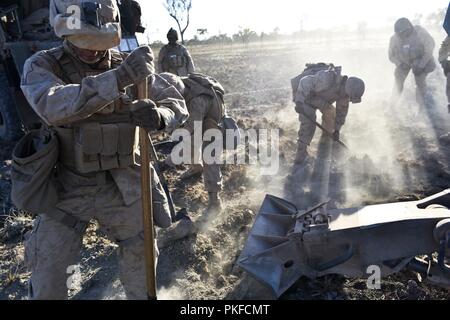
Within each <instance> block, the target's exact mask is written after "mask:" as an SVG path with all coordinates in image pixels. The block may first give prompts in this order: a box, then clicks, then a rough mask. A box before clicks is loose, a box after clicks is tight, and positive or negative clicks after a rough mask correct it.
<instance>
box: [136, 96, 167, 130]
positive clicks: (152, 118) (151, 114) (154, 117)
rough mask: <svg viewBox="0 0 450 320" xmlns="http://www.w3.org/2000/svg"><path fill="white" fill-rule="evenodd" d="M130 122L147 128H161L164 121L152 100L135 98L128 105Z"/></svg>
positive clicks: (163, 125)
mask: <svg viewBox="0 0 450 320" xmlns="http://www.w3.org/2000/svg"><path fill="white" fill-rule="evenodd" d="M130 117H131V123H133V124H134V125H135V126H137V127H141V128H144V129H147V130H162V129H164V127H165V123H164V121H163V120H162V118H161V115H160V114H159V112H158V109H157V108H156V104H155V103H154V102H153V101H152V100H148V99H147V100H137V101H135V102H133V104H132V105H131V107H130Z"/></svg>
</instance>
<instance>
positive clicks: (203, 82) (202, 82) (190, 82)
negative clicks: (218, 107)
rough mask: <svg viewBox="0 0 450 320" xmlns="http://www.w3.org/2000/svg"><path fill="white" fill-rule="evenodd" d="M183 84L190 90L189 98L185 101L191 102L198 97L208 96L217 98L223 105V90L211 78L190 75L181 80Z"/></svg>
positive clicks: (202, 75)
mask: <svg viewBox="0 0 450 320" xmlns="http://www.w3.org/2000/svg"><path fill="white" fill-rule="evenodd" d="M183 82H184V83H185V85H186V86H187V87H189V89H190V90H189V91H190V97H187V100H191V99H193V98H195V97H197V96H199V95H208V96H211V97H213V98H215V97H216V96H217V98H218V99H220V102H221V104H222V105H223V104H224V95H225V89H224V88H223V86H222V85H221V84H220V83H219V82H218V81H217V80H216V79H214V78H213V77H210V76H207V75H204V74H201V73H192V74H190V75H189V76H188V77H187V78H185V79H183ZM187 102H189V101H187Z"/></svg>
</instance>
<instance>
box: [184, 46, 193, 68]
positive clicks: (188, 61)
mask: <svg viewBox="0 0 450 320" xmlns="http://www.w3.org/2000/svg"><path fill="white" fill-rule="evenodd" d="M185 55H186V59H187V72H188V74H191V73H194V72H195V65H194V60H193V59H192V56H191V54H190V52H189V50H188V49H187V48H185Z"/></svg>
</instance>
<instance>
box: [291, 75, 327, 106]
mask: <svg viewBox="0 0 450 320" xmlns="http://www.w3.org/2000/svg"><path fill="white" fill-rule="evenodd" d="M334 81H335V73H334V72H332V71H320V72H318V73H317V74H315V75H312V76H306V77H304V78H302V79H301V80H300V84H299V86H298V89H297V95H296V98H295V102H300V103H307V104H309V103H310V101H311V99H312V98H313V97H314V95H315V94H316V93H319V92H322V91H325V90H327V89H329V88H330V87H331V86H332V85H333V84H334Z"/></svg>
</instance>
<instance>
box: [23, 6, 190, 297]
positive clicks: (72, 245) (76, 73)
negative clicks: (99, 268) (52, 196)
mask: <svg viewBox="0 0 450 320" xmlns="http://www.w3.org/2000/svg"><path fill="white" fill-rule="evenodd" d="M97 2H100V3H101V4H102V9H101V10H100V12H99V14H100V16H101V19H102V23H103V26H102V28H101V29H98V28H96V27H93V28H91V26H83V28H81V30H77V31H73V30H64V26H65V25H66V24H65V23H64V19H66V18H67V17H66V16H65V15H64V13H65V6H66V5H67V4H66V3H64V2H63V1H62V0H52V1H51V12H52V16H51V20H52V21H53V25H54V27H55V32H56V33H57V34H58V35H59V36H63V37H64V39H65V41H64V45H63V46H62V47H59V48H55V49H52V50H49V51H43V52H39V53H37V54H35V55H34V56H32V57H31V58H30V59H28V61H27V62H26V63H25V66H24V72H23V78H22V84H21V87H22V90H23V92H24V94H25V97H26V98H27V100H28V102H29V103H30V105H31V106H32V108H33V109H34V111H35V112H36V113H37V114H38V115H39V116H40V118H41V119H42V121H43V122H44V123H45V125H47V126H49V127H50V128H52V129H53V130H55V131H56V133H57V137H58V140H59V145H60V151H59V152H60V156H59V161H58V164H57V181H56V182H57V185H58V196H59V201H58V203H57V204H56V206H55V211H56V212H60V213H61V214H62V215H64V219H61V221H58V220H57V219H54V217H55V215H54V213H52V214H49V213H48V214H46V213H45V212H40V213H39V216H38V217H37V219H36V220H35V222H34V228H33V230H32V231H31V233H29V234H28V235H27V241H26V246H25V261H26V264H27V266H28V268H29V269H30V271H31V272H32V275H31V279H30V298H32V299H58V300H59V299H66V298H67V294H68V288H67V284H66V281H67V279H68V276H69V274H67V268H68V267H69V266H71V265H75V264H77V261H78V258H79V253H80V250H81V247H82V238H83V233H84V231H85V227H86V225H87V223H88V222H89V221H90V220H92V219H95V220H97V221H98V223H99V226H100V228H101V230H102V231H103V232H104V233H105V234H106V235H107V236H108V238H109V239H111V240H112V241H114V242H115V243H117V244H118V246H119V249H118V254H119V269H120V280H121V282H122V284H123V286H124V289H125V293H126V296H127V298H128V299H146V298H147V293H146V285H145V283H146V281H145V279H146V272H145V261H144V238H143V222H142V208H141V189H140V168H139V166H138V165H136V164H135V163H136V162H135V160H137V158H136V155H135V150H136V144H137V141H136V126H140V127H144V128H147V129H149V130H168V131H171V130H173V129H175V128H176V127H177V126H178V125H180V124H182V123H183V122H184V121H185V120H186V118H187V117H188V113H187V109H186V106H185V103H184V100H183V97H182V96H181V95H180V94H179V93H178V91H177V90H176V89H175V88H174V87H172V86H170V85H168V84H167V82H166V81H164V80H163V79H162V78H160V77H158V76H156V75H153V74H152V72H153V70H154V67H153V62H152V61H153V56H152V52H151V50H150V48H149V47H145V46H144V47H140V48H138V49H137V50H135V51H134V52H133V53H131V54H130V55H126V54H122V53H119V52H116V51H114V50H112V49H110V48H113V47H115V46H117V45H118V43H119V42H120V32H119V31H118V30H120V27H119V26H118V24H117V23H116V21H118V20H116V19H117V17H118V14H119V13H118V10H117V7H116V2H115V1H112V0H102V1H98V0H97ZM59 28H62V29H59ZM86 29H87V30H86ZM114 30H116V31H114ZM66 32H67V33H69V35H66ZM70 32H73V33H70ZM96 32H98V33H96ZM85 34H86V35H87V36H86V37H84V36H83V35H85ZM96 35H97V36H96ZM99 35H100V36H99ZM90 48H94V49H90ZM88 58H89V59H88ZM148 76H150V77H149V83H150V85H149V91H150V92H151V98H152V100H136V101H133V99H132V97H133V91H134V90H133V88H134V87H133V86H132V85H133V84H135V83H139V82H141V81H142V80H144V79H145V78H147V77H148ZM152 170H153V177H154V180H153V184H152V186H153V190H152V192H153V206H154V219H155V224H156V225H157V226H159V227H161V228H166V227H169V226H170V225H171V218H170V212H169V208H168V202H167V198H166V196H165V194H164V191H163V188H162V186H161V184H160V182H159V179H158V177H157V174H156V173H155V171H154V169H153V168H152ZM61 217H62V216H61ZM66 218H68V219H66ZM67 220H68V221H71V220H72V221H73V220H75V221H77V223H76V224H74V225H73V226H70V225H69V224H68V223H63V221H66V222H67Z"/></svg>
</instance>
